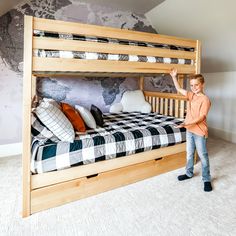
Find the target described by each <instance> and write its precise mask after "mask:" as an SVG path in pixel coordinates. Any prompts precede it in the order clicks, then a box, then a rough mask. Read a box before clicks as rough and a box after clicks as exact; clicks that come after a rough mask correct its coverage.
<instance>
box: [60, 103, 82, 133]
mask: <svg viewBox="0 0 236 236" xmlns="http://www.w3.org/2000/svg"><path fill="white" fill-rule="evenodd" d="M61 107H62V111H63V113H64V114H65V115H66V117H67V118H68V120H69V121H70V122H71V124H72V125H73V127H74V129H75V130H76V131H79V132H85V131H86V127H85V124H84V121H83V119H82V118H81V116H80V114H79V112H78V111H76V110H75V109H74V108H73V107H72V106H71V105H69V104H67V103H61Z"/></svg>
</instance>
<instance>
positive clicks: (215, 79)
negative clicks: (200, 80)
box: [204, 71, 236, 143]
mask: <svg viewBox="0 0 236 236" xmlns="http://www.w3.org/2000/svg"><path fill="white" fill-rule="evenodd" d="M204 77H205V79H206V87H205V92H206V94H207V95H208V96H209V97H210V99H211V102H212V107H211V110H210V112H209V115H208V125H209V131H210V132H209V134H210V136H217V137H220V138H223V139H225V140H228V141H230V142H233V143H236V71H233V72H222V73H205V74H204Z"/></svg>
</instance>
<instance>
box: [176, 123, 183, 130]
mask: <svg viewBox="0 0 236 236" xmlns="http://www.w3.org/2000/svg"><path fill="white" fill-rule="evenodd" d="M174 127H175V128H178V129H180V128H184V127H185V123H180V124H175V125H174Z"/></svg>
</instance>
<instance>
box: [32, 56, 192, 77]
mask: <svg viewBox="0 0 236 236" xmlns="http://www.w3.org/2000/svg"><path fill="white" fill-rule="evenodd" d="M172 67H173V64H162V63H147V62H131V61H107V60H106V61H104V60H79V59H63V58H40V57H33V71H35V72H36V73H37V71H40V72H43V71H50V72H53V71H55V72H57V71H60V73H63V72H65V71H70V72H76V71H80V72H97V73H100V72H112V73H116V72H118V73H119V72H123V73H169V72H170V70H171V68H172ZM175 68H176V69H177V70H178V72H179V73H182V74H185V73H187V74H188V73H194V72H195V67H194V66H192V65H179V64H178V65H175Z"/></svg>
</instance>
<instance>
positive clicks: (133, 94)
mask: <svg viewBox="0 0 236 236" xmlns="http://www.w3.org/2000/svg"><path fill="white" fill-rule="evenodd" d="M121 104H122V106H123V111H127V112H133V111H139V112H143V113H149V112H151V110H152V107H151V105H150V104H149V103H148V102H146V101H145V97H144V95H143V92H142V91H141V90H135V91H126V92H125V93H124V94H123V96H122V99H121Z"/></svg>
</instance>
